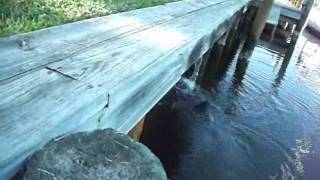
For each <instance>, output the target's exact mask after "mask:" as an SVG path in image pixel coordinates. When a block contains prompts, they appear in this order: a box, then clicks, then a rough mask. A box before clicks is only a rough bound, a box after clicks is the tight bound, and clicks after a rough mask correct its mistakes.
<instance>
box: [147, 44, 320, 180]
mask: <svg viewBox="0 0 320 180" xmlns="http://www.w3.org/2000/svg"><path fill="white" fill-rule="evenodd" d="M262 43H263V42H259V44H260V45H257V46H256V47H255V49H254V51H253V53H252V56H251V57H250V58H249V59H245V60H244V59H243V58H242V57H239V52H238V53H236V54H235V55H234V56H233V58H230V59H229V61H228V62H227V63H226V62H224V63H222V66H221V67H219V68H216V69H217V72H214V73H213V74H214V75H213V76H212V82H211V83H209V84H211V86H210V87H207V88H205V90H203V89H199V88H193V82H190V81H189V80H186V79H182V80H181V81H180V82H179V83H178V84H177V85H176V86H175V87H174V88H173V89H172V90H171V91H170V92H169V93H168V94H167V95H166V96H165V97H164V98H163V99H162V100H161V101H160V102H159V103H158V104H157V106H156V107H155V108H154V109H153V110H152V111H151V112H150V113H149V115H148V116H147V117H146V122H145V129H144V131H143V134H142V138H141V140H142V142H143V143H144V144H146V145H147V146H148V147H149V148H150V149H151V150H152V151H153V152H154V153H155V154H156V155H157V156H158V157H159V158H160V160H161V161H162V163H163V165H164V167H165V169H166V171H167V174H168V177H169V178H170V179H178V180H180V179H181V180H185V179H196V180H198V179H199V180H200V179H201V180H202V179H219V180H220V179H237V180H239V179H243V180H251V179H319V178H320V173H319V172H318V170H317V169H318V168H319V167H320V140H319V138H320V83H319V79H320V62H319V60H317V61H318V62H310V57H306V56H301V52H303V51H302V50H299V51H298V52H296V54H297V53H298V55H293V57H292V58H291V61H290V60H287V59H285V54H284V53H283V52H281V50H280V51H279V50H278V49H276V48H272V49H271V48H270V49H268V48H265V47H264V46H261V44H262ZM298 47H300V46H298ZM300 48H301V47H300ZM318 48H319V47H318ZM319 52H320V50H319ZM315 59H316V58H315ZM315 59H314V61H316V60H315Z"/></svg>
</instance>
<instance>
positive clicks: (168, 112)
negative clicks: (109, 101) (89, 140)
mask: <svg viewBox="0 0 320 180" xmlns="http://www.w3.org/2000/svg"><path fill="white" fill-rule="evenodd" d="M161 102H162V103H161V105H159V106H156V107H155V108H154V109H153V110H152V111H151V113H150V114H149V115H148V116H147V118H146V122H145V127H144V132H143V134H142V138H141V140H142V142H143V143H145V144H146V145H147V146H148V147H149V148H150V149H151V150H152V151H153V152H154V153H155V154H156V155H157V156H158V157H159V158H160V160H161V161H162V163H163V164H164V167H165V169H166V171H167V174H168V176H169V178H170V179H178V180H180V179H181V180H187V179H199V180H201V179H223V180H224V179H227V180H229V179H230V180H233V179H237V180H238V179H243V180H247V179H283V178H284V179H286V178H287V179H290V178H293V177H294V174H295V173H296V172H295V170H294V168H293V164H294V162H293V160H292V154H290V153H288V152H289V151H288V150H287V149H285V148H284V147H283V146H282V145H281V144H280V143H278V142H277V141H276V140H274V139H271V138H270V137H268V136H266V135H263V134H262V133H260V132H258V131H255V130H253V129H250V128H248V127H247V126H245V125H243V124H241V122H237V121H234V120H233V119H234V118H233V117H234V115H232V114H226V113H225V112H224V111H221V109H217V108H216V107H215V106H213V105H212V103H211V102H208V101H206V98H205V96H204V95H203V94H202V93H201V92H200V91H196V90H192V89H188V85H186V84H184V83H183V82H179V83H178V85H177V86H176V87H175V88H173V89H172V90H171V91H170V92H169V93H168V95H167V96H166V97H164V98H163V99H162V100H161Z"/></svg>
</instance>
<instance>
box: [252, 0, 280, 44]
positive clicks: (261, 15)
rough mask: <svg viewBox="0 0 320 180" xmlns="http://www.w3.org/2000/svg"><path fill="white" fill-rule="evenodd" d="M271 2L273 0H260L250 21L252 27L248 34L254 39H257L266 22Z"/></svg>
mask: <svg viewBox="0 0 320 180" xmlns="http://www.w3.org/2000/svg"><path fill="white" fill-rule="evenodd" d="M273 3H274V0H263V1H262V3H261V5H260V7H259V9H258V12H257V15H256V17H255V19H254V21H253V23H252V27H251V30H250V34H249V35H250V36H252V38H253V39H256V40H258V39H259V37H260V35H261V33H262V31H263V29H264V26H265V24H266V21H267V18H268V16H269V14H270V11H271V8H272V5H273Z"/></svg>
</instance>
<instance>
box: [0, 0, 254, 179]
mask: <svg viewBox="0 0 320 180" xmlns="http://www.w3.org/2000/svg"><path fill="white" fill-rule="evenodd" d="M250 2H251V1H250V0H183V1H179V2H174V3H169V4H166V5H161V6H156V7H151V8H146V9H140V10H134V11H130V12H125V13H120V14H115V15H110V16H106V17H99V18H94V19H89V20H85V21H80V22H76V23H71V24H66V25H62V26H58V27H52V28H48V29H44V30H40V31H36V32H32V33H27V34H22V35H16V36H11V37H5V38H0V99H1V101H0V120H1V121H0V179H8V178H10V177H12V176H13V175H14V174H15V173H16V171H17V169H18V168H19V167H20V166H21V164H22V163H23V162H24V160H25V159H26V158H27V157H28V156H29V155H30V154H32V153H33V152H34V151H35V150H36V149H38V148H40V147H41V146H42V145H43V144H44V143H46V142H47V141H48V140H50V139H51V138H53V137H56V136H58V135H63V134H68V133H72V132H77V131H88V130H93V129H98V128H108V127H111V128H114V129H116V130H118V131H121V132H124V133H127V132H128V131H129V130H130V129H131V128H132V127H134V126H135V125H136V124H137V123H138V121H139V119H141V118H142V117H143V116H144V115H145V114H146V113H147V112H148V111H149V110H150V109H151V108H152V107H153V106H154V105H155V104H156V103H157V102H158V101H159V99H160V98H161V97H163V96H164V95H165V94H166V93H167V92H168V91H169V89H170V88H172V87H173V86H174V85H175V83H176V82H177V81H178V80H179V79H180V77H181V75H182V74H183V73H184V72H185V71H186V70H187V69H188V68H189V67H190V66H191V65H193V64H194V63H195V62H196V61H197V60H199V59H201V57H202V56H203V55H204V54H205V53H206V52H207V51H208V50H209V49H210V48H211V47H212V46H213V44H214V43H215V42H216V41H217V40H218V39H219V38H220V37H221V36H223V35H224V34H225V33H226V32H228V31H229V30H230V29H231V28H232V25H233V23H234V22H235V21H236V19H237V17H239V16H241V15H242V14H243V13H245V12H246V9H247V8H246V6H247V5H248V4H249V3H250Z"/></svg>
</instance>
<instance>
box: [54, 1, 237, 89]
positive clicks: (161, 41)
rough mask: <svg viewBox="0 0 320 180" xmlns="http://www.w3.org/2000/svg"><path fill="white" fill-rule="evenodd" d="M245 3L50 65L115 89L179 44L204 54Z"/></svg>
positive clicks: (189, 17)
mask: <svg viewBox="0 0 320 180" xmlns="http://www.w3.org/2000/svg"><path fill="white" fill-rule="evenodd" d="M241 7H242V6H241V3H237V2H236V1H226V2H224V3H221V4H219V5H216V6H213V7H207V8H204V9H201V10H199V11H196V12H194V13H192V14H188V15H187V16H184V17H181V18H176V19H175V21H173V22H168V23H165V24H161V25H158V26H155V27H152V28H149V29H146V30H143V31H140V32H137V33H135V34H131V35H130V36H126V37H120V38H119V39H116V40H113V41H111V42H110V41H105V42H104V43H100V44H99V45H95V46H94V47H91V48H89V49H87V50H85V51H83V52H81V53H78V54H75V55H73V56H71V57H69V58H66V59H65V60H63V61H60V62H57V63H53V64H50V65H49V66H48V67H50V68H52V69H55V70H57V71H59V72H62V73H63V74H67V75H69V76H72V77H73V78H75V79H78V80H80V81H85V82H88V83H91V84H96V85H99V86H102V87H104V88H106V89H114V88H116V86H118V85H119V84H120V83H122V82H124V81H128V78H130V77H132V76H133V75H135V73H137V72H139V71H140V70H141V69H143V68H146V67H147V66H150V65H151V64H152V63H154V62H155V61H157V60H159V58H161V57H162V56H164V55H165V54H168V53H170V52H171V51H175V49H176V48H179V47H182V46H189V48H190V49H191V50H192V51H193V52H189V53H187V54H190V53H196V52H197V53H198V54H199V55H202V54H204V52H206V51H207V50H208V49H209V47H210V46H211V45H212V43H213V39H214V38H217V37H218V36H219V34H217V31H218V30H220V31H225V30H226V28H227V27H226V26H224V27H222V26H223V25H224V23H225V22H227V21H230V20H231V17H232V16H233V15H234V13H235V12H236V11H238V10H240V8H241ZM212 12H215V13H212ZM193 42H196V43H197V44H193ZM111 49H112V50H111ZM137 49H138V51H137ZM106 50H107V51H106ZM193 56H194V57H198V55H193ZM188 59H189V60H191V61H194V60H195V59H192V57H191V58H188Z"/></svg>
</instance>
